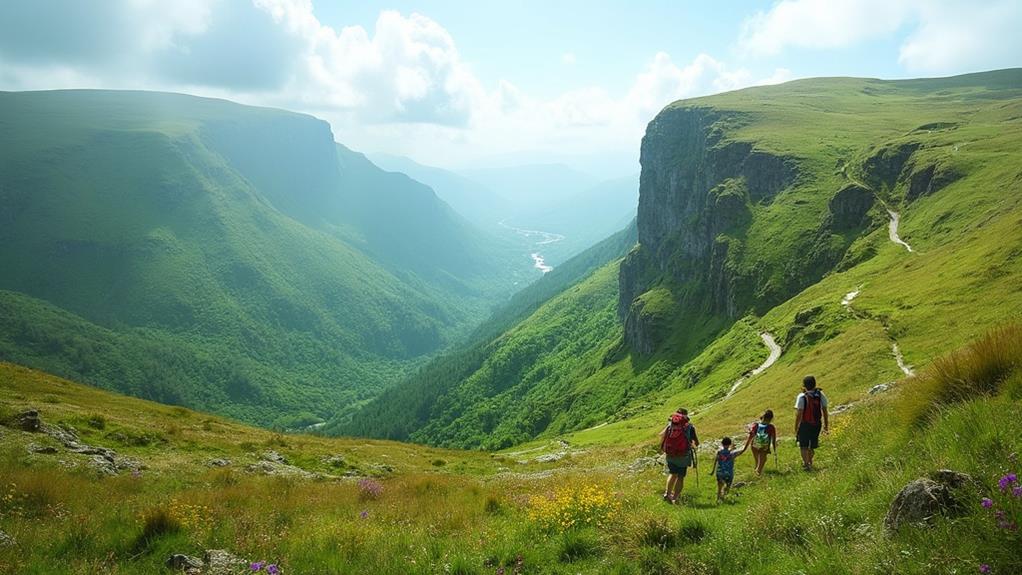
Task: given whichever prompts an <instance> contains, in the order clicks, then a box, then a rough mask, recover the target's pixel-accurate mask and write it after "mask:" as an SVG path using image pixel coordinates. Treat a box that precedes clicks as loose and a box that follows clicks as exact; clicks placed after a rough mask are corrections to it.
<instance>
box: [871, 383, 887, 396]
mask: <svg viewBox="0 0 1022 575" xmlns="http://www.w3.org/2000/svg"><path fill="white" fill-rule="evenodd" d="M889 389H891V384H889V383H879V384H877V385H874V386H873V387H871V388H869V394H870V395H876V394H878V393H883V392H885V391H887V390H889Z"/></svg>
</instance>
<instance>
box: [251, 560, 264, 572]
mask: <svg viewBox="0 0 1022 575" xmlns="http://www.w3.org/2000/svg"><path fill="white" fill-rule="evenodd" d="M263 565H264V563H263V562H262V561H256V562H255V563H252V564H251V565H249V568H251V569H252V570H253V571H259V570H260V569H262V568H263Z"/></svg>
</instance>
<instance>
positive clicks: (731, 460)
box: [717, 449, 735, 475]
mask: <svg viewBox="0 0 1022 575" xmlns="http://www.w3.org/2000/svg"><path fill="white" fill-rule="evenodd" d="M734 474H735V454H734V452H733V451H731V450H729V449H721V450H720V451H718V452H717V475H734Z"/></svg>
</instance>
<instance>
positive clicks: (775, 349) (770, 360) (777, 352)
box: [721, 331, 783, 401]
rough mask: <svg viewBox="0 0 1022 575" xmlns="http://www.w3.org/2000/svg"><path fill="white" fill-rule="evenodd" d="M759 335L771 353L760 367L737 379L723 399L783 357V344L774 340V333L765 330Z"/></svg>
mask: <svg viewBox="0 0 1022 575" xmlns="http://www.w3.org/2000/svg"><path fill="white" fill-rule="evenodd" d="M759 337H760V339H762V340H763V345H765V346H767V349H769V350H770V355H768V356H767V358H766V360H764V361H763V363H762V364H760V366H759V367H757V368H756V369H754V370H752V371H750V372H749V373H748V375H743V376H742V377H739V378H738V380H737V381H735V383H734V385H732V386H731V389H730V390H728V392H727V395H725V396H724V398H723V399H727V398H729V397H731V396H732V395H734V394H735V392H736V391H738V388H739V387H741V386H742V384H744V383H745V382H746V381H748V380H749V378H752V377H755V376H757V375H759V374H761V373H763V372H764V371H766V370H767V369H768V368H769V367H770V366H771V365H773V364H775V363H777V360H778V358H780V357H781V352H782V351H783V350H782V349H781V346H779V345H777V341H776V340H774V336H773V335H772V334H770V333H769V332H765V331H764V332H761V333H760V334H759ZM721 401H723V400H721Z"/></svg>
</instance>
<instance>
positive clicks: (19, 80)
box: [0, 0, 1022, 177]
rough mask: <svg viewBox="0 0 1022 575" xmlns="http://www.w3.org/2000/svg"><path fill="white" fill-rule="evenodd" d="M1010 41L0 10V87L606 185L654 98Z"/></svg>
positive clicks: (538, 10) (1007, 6) (771, 6)
mask: <svg viewBox="0 0 1022 575" xmlns="http://www.w3.org/2000/svg"><path fill="white" fill-rule="evenodd" d="M1019 30H1022V2H1019V1H1018V0H986V1H974V0H856V1H852V0H848V1H840V0H831V1H824V0H780V1H774V2H765V1H754V0H746V1H737V0H736V1H732V2H694V1H680V0H674V1H666V0H647V1H643V2H627V1H608V0H591V1H588V2H582V1H577V0H554V1H551V0H543V1H536V0H519V1H516V2H493V1H476V2H471V1H468V0H461V1H453V0H450V1H448V0H435V1H430V2H419V1H406V0H394V1H391V2H386V3H379V2H370V1H354V0H174V1H173V2H170V1H165V0H4V1H3V2H0V90H11V91H17V90H41V89H63V88H109V89H146V90H165V91H174V92H184V93H189V94H196V95H203V96H212V97H222V98H227V99H230V100H234V101H238V102H241V103H245V104H252V105H265V106H274V107H280V108H286V109H289V110H295V111H299V112H306V113H310V114H313V115H315V116H318V117H320V118H323V119H324V120H327V121H329V122H330V124H331V126H332V128H333V131H334V135H335V138H336V139H337V140H338V141H339V142H341V143H344V144H345V145H348V146H349V147H351V148H354V149H356V150H360V151H364V152H371V153H375V152H385V153H391V154H399V155H405V156H409V157H411V158H413V159H415V160H417V161H419V162H422V163H425V164H429V165H435V166H441V167H449V168H458V167H466V166H500V165H504V166H506V165H513V164H515V163H532V162H564V163H568V164H570V165H573V166H575V167H577V168H580V169H585V170H588V171H590V172H593V173H596V174H597V175H601V176H605V177H611V176H615V175H625V174H628V173H631V172H637V171H638V150H639V142H640V140H641V138H642V134H643V131H644V129H645V126H646V124H647V123H648V122H649V121H650V120H651V119H652V118H653V117H654V116H655V115H656V113H657V112H658V111H659V110H660V109H661V108H663V106H665V105H667V104H669V103H670V102H672V101H674V100H677V99H682V98H689V97H695V96H702V95H707V94H713V93H717V92H721V91H727V90H733V89H738V88H743V87H748V86H755V85H762V84H772V83H778V82H783V81H787V80H791V79H797V78H806V77H814V76H868V77H878V78H892V79H893V78H907V77H922V76H945V75H952V74H959V73H965V72H974V71H981V70H990V69H997V68H1008V67H1017V66H1022V34H1019ZM600 172H602V173H600Z"/></svg>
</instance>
